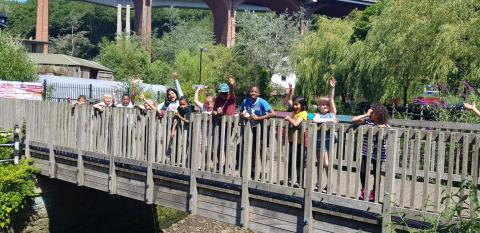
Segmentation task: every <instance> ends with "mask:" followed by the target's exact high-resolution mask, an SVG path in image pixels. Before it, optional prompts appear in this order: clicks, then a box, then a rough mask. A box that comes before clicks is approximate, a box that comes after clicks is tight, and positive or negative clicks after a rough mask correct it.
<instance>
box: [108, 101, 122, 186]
mask: <svg viewBox="0 0 480 233" xmlns="http://www.w3.org/2000/svg"><path fill="white" fill-rule="evenodd" d="M115 110H116V111H114V118H113V133H112V135H111V136H112V146H113V150H112V153H111V154H110V161H109V170H108V192H109V193H110V194H117V171H116V167H115V156H116V155H118V154H119V153H120V150H119V146H118V144H119V143H118V141H119V140H120V138H119V137H118V136H119V135H118V132H119V126H120V124H119V123H120V118H119V117H118V111H119V109H115ZM104 114H105V115H104V116H107V114H106V112H104Z"/></svg>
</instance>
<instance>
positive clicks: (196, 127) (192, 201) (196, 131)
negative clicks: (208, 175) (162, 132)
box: [188, 114, 201, 214]
mask: <svg viewBox="0 0 480 233" xmlns="http://www.w3.org/2000/svg"><path fill="white" fill-rule="evenodd" d="M192 119H193V120H192V121H191V123H190V124H193V125H192V126H193V127H192V132H191V134H190V135H191V139H192V150H191V153H190V192H189V201H188V211H189V212H190V213H191V214H197V204H198V201H197V200H198V190H197V169H198V165H197V161H198V159H197V156H198V155H199V154H200V151H199V144H200V125H201V115H199V114H193V115H192Z"/></svg>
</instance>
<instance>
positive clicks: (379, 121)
mask: <svg viewBox="0 0 480 233" xmlns="http://www.w3.org/2000/svg"><path fill="white" fill-rule="evenodd" d="M388 119H389V115H388V110H387V108H386V107H385V106H383V105H380V104H372V105H371V106H370V109H368V111H367V113H366V114H363V115H359V116H355V117H353V118H352V122H353V123H354V124H356V125H368V126H378V127H381V128H383V127H390V126H389V125H388ZM376 139H377V138H376V137H374V141H373V142H372V144H373V150H372V160H373V163H372V165H373V178H374V180H375V179H376V178H377V177H376V174H377V169H380V168H379V167H377V163H376V161H377V159H381V162H383V161H385V159H386V158H387V146H386V142H385V140H383V144H382V148H380V150H381V151H380V154H381V158H377V151H378V149H379V148H378V145H377V142H376ZM367 153H368V136H367V135H365V136H364V138H363V144H362V156H363V159H362V166H361V170H360V181H361V183H362V189H361V190H360V200H364V199H365V174H366V167H367V163H371V161H367V156H368V155H367ZM369 175H370V174H369ZM378 179H380V177H378ZM379 182H380V180H379ZM375 183H376V182H373V189H372V190H371V191H370V195H369V197H368V200H369V201H375Z"/></svg>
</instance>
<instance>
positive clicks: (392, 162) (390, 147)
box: [382, 129, 398, 232]
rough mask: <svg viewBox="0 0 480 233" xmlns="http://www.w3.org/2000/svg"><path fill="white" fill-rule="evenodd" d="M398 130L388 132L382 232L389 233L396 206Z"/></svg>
mask: <svg viewBox="0 0 480 233" xmlns="http://www.w3.org/2000/svg"><path fill="white" fill-rule="evenodd" d="M397 139H398V130H397V129H390V130H388V138H387V140H388V141H387V163H386V164H385V171H386V174H385V185H384V188H385V192H384V197H383V209H382V232H389V228H390V227H391V222H392V206H394V203H393V201H394V198H393V187H394V186H395V168H396V161H397V154H398V150H397V148H398V147H397V146H398V140H397Z"/></svg>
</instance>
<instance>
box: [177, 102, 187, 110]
mask: <svg viewBox="0 0 480 233" xmlns="http://www.w3.org/2000/svg"><path fill="white" fill-rule="evenodd" d="M178 107H179V108H181V109H187V107H188V103H187V101H186V100H181V101H180V103H179V105H178Z"/></svg>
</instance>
